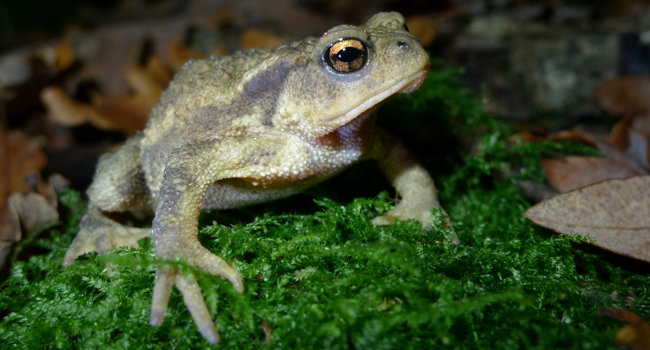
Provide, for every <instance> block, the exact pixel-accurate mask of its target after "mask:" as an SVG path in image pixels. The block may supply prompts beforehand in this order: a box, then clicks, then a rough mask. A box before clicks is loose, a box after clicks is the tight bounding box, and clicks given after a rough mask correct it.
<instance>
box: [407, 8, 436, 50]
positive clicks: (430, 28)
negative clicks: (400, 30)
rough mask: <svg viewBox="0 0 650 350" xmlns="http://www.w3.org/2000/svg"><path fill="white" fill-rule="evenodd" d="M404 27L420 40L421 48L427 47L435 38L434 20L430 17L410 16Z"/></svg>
mask: <svg viewBox="0 0 650 350" xmlns="http://www.w3.org/2000/svg"><path fill="white" fill-rule="evenodd" d="M406 26H407V27H408V29H409V31H410V32H411V33H413V34H414V35H415V36H417V37H418V38H419V39H420V41H421V42H422V46H429V45H430V44H431V43H432V42H433V39H435V38H436V19H435V18H433V17H431V16H424V15H414V16H410V17H409V18H407V19H406Z"/></svg>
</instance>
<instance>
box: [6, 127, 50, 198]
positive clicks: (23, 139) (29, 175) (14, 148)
mask: <svg viewBox="0 0 650 350" xmlns="http://www.w3.org/2000/svg"><path fill="white" fill-rule="evenodd" d="M8 146H9V147H8V151H9V154H8V157H7V158H8V159H9V193H24V192H31V191H32V190H38V188H39V186H40V185H41V184H42V183H43V180H42V179H41V176H40V173H41V170H43V168H44V167H45V165H46V164H47V157H46V156H45V153H43V151H41V147H40V144H39V142H38V141H37V140H36V139H34V138H32V137H29V136H28V135H27V134H25V133H24V132H21V131H17V130H12V131H9V132H8Z"/></svg>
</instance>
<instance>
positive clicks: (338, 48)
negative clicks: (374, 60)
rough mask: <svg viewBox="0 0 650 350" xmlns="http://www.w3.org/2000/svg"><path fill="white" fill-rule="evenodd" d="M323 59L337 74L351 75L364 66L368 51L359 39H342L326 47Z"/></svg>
mask: <svg viewBox="0 0 650 350" xmlns="http://www.w3.org/2000/svg"><path fill="white" fill-rule="evenodd" d="M323 59H324V60H325V62H327V65H328V66H330V68H332V69H333V70H334V71H336V72H338V73H352V72H356V71H358V70H359V69H361V67H363V65H364V64H366V60H367V59H368V49H367V48H366V44H364V43H363V41H361V40H359V39H355V38H342V39H339V40H338V41H335V42H333V43H332V44H330V46H328V47H327V50H325V55H324V57H323Z"/></svg>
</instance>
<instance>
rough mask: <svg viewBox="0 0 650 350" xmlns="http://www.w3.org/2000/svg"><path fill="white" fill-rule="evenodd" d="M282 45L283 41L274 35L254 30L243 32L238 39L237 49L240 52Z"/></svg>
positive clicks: (261, 30)
mask: <svg viewBox="0 0 650 350" xmlns="http://www.w3.org/2000/svg"><path fill="white" fill-rule="evenodd" d="M282 43H283V40H282V39H280V38H279V37H278V36H276V35H275V34H273V33H270V32H268V31H266V30H263V29H256V28H252V29H247V30H245V31H244V32H243V33H242V35H241V37H240V38H239V47H240V48H241V49H242V50H248V49H258V48H262V49H263V48H269V47H276V46H279V45H281V44H282Z"/></svg>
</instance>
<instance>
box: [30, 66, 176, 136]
mask: <svg viewBox="0 0 650 350" xmlns="http://www.w3.org/2000/svg"><path fill="white" fill-rule="evenodd" d="M148 62H149V63H148V64H147V67H142V66H139V65H135V64H132V65H129V66H127V67H126V69H125V71H124V78H125V79H126V81H127V83H128V84H129V86H130V87H131V88H132V89H133V91H134V94H133V95H130V96H119V97H114V96H103V95H100V94H97V93H95V94H92V96H91V103H90V104H87V103H82V102H77V101H74V100H72V99H70V98H69V97H68V96H67V95H66V94H65V92H64V91H63V89H61V88H59V87H56V86H53V87H48V88H45V89H43V91H42V92H41V100H42V102H43V104H44V105H45V106H46V108H47V110H48V117H49V118H50V120H52V121H53V122H55V123H57V124H60V125H65V126H76V125H80V124H83V123H85V122H89V123H91V124H93V125H95V126H97V127H98V128H100V129H104V130H119V131H121V132H122V133H124V134H125V135H133V134H135V133H136V132H138V131H139V130H142V129H143V128H144V126H145V125H146V123H147V120H148V118H149V111H151V109H152V108H153V107H154V106H155V105H156V103H157V102H158V99H159V98H160V94H161V93H162V90H163V89H164V88H165V86H166V85H167V83H168V82H169V78H171V76H170V75H169V74H165V73H164V71H163V69H162V68H161V67H160V62H159V61H157V60H149V61H148Z"/></svg>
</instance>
